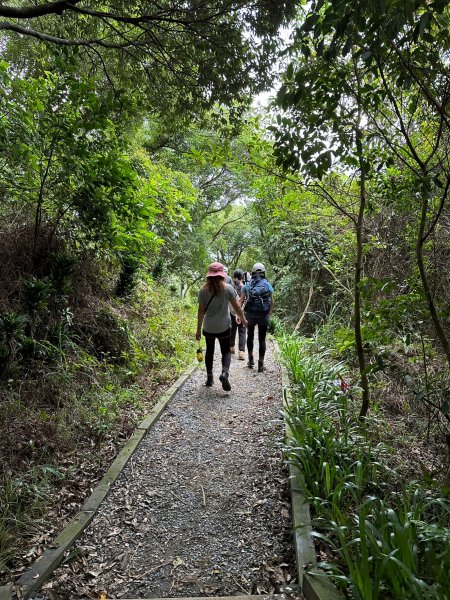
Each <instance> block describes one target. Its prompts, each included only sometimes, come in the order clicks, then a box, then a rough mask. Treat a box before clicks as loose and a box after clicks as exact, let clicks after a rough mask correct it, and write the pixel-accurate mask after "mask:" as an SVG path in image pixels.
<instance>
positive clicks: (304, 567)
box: [274, 341, 343, 600]
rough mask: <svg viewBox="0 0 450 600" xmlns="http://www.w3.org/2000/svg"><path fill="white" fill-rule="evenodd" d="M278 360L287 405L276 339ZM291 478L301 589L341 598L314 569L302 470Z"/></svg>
mask: <svg viewBox="0 0 450 600" xmlns="http://www.w3.org/2000/svg"><path fill="white" fill-rule="evenodd" d="M274 345H275V350H276V354H277V358H278V363H279V365H280V369H281V383H282V386H283V406H284V408H286V407H287V406H288V405H289V404H290V403H291V401H292V391H291V383H290V380H289V375H288V372H287V369H286V367H285V366H284V364H283V361H282V359H281V352H280V349H279V347H278V344H277V343H276V341H275V342H274ZM285 427H286V428H285V432H286V438H289V437H290V430H289V427H288V425H287V424H286V426H285ZM289 481H290V488H291V507H292V521H293V526H294V546H295V555H296V560H297V574H298V583H299V587H300V591H301V592H302V594H303V596H304V597H305V598H306V599H307V600H342V599H343V596H342V595H341V594H340V592H339V591H338V589H337V588H336V586H335V585H334V584H333V583H332V581H331V580H330V578H329V577H327V575H326V574H325V573H324V572H323V571H320V570H318V569H317V568H315V566H314V565H315V564H316V563H317V558H316V551H315V548H314V540H313V537H312V535H311V533H312V525H311V514H310V509H309V503H308V502H307V500H306V498H305V494H304V491H303V490H304V479H303V474H302V472H301V471H300V470H299V469H298V468H297V467H295V466H294V465H292V464H289Z"/></svg>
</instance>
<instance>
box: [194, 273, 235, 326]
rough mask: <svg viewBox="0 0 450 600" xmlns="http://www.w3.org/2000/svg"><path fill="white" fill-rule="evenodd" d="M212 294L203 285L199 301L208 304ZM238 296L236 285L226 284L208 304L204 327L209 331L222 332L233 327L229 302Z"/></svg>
mask: <svg viewBox="0 0 450 600" xmlns="http://www.w3.org/2000/svg"><path fill="white" fill-rule="evenodd" d="M210 298H211V294H210V292H209V290H208V289H207V288H205V287H202V288H201V290H200V291H199V293H198V303H199V304H204V305H205V306H206V305H207V304H208V302H209V299H210ZM233 298H236V293H235V291H234V287H233V286H232V285H230V284H228V283H227V284H226V285H225V288H224V290H223V292H221V293H220V294H219V295H218V296H214V298H213V299H212V300H211V302H210V303H209V306H208V310H207V311H206V315H205V318H204V320H203V329H204V331H206V332H207V333H222V332H223V331H226V330H227V329H229V328H230V327H231V317H230V308H229V302H230V300H233Z"/></svg>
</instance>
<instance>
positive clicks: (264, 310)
mask: <svg viewBox="0 0 450 600" xmlns="http://www.w3.org/2000/svg"><path fill="white" fill-rule="evenodd" d="M240 303H241V306H244V304H245V306H244V313H245V317H246V319H247V350H248V362H247V366H248V367H250V369H253V367H254V366H255V360H254V358H253V340H254V337H255V327H256V325H258V341H259V358H258V372H259V373H262V372H263V371H264V356H265V353H266V334H267V328H268V326H269V318H270V315H271V314H272V310H273V307H274V299H273V288H272V286H271V285H270V283H269V282H268V281H267V279H266V268H265V266H264V265H263V264H262V263H255V264H254V265H253V269H252V278H251V280H250V282H249V283H246V284H245V285H244V286H243V287H242V293H241V298H240Z"/></svg>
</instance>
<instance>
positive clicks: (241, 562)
mask: <svg viewBox="0 0 450 600" xmlns="http://www.w3.org/2000/svg"><path fill="white" fill-rule="evenodd" d="M219 363H220V360H219V357H218V356H217V357H216V360H215V371H216V375H215V383H214V386H213V387H212V388H206V387H205V386H204V382H205V371H204V367H203V366H202V367H201V368H200V369H198V370H197V371H195V372H194V374H193V375H192V376H191V377H190V379H189V380H188V381H187V382H186V383H185V385H184V386H183V387H182V388H181V389H180V390H178V392H177V393H176V395H175V396H174V397H173V399H172V400H171V402H170V403H169V405H168V406H167V408H166V409H165V411H164V413H163V414H162V416H161V418H160V419H159V421H158V422H157V423H156V424H155V425H154V426H153V427H152V428H151V429H150V430H149V432H148V434H147V435H146V436H145V437H144V439H143V440H142V442H141V444H140V446H139V448H138V449H137V451H136V452H135V454H134V455H133V456H132V458H131V459H130V461H129V462H128V464H127V465H126V467H125V468H124V470H123V471H122V473H121V474H120V476H119V478H118V479H117V481H116V482H115V484H114V485H113V487H112V489H111V491H110V493H109V495H108V496H107V497H106V499H105V500H104V501H103V503H102V505H101V506H100V508H99V510H98V512H97V514H96V516H95V517H94V519H93V520H92V522H91V524H90V525H89V527H88V528H87V529H86V531H85V532H84V534H83V535H82V537H80V538H79V539H78V541H77V542H76V545H75V546H74V547H73V548H72V549H71V550H70V551H69V552H68V555H67V558H66V562H65V563H64V564H63V565H62V566H60V567H59V568H58V569H57V570H56V571H55V572H54V573H53V576H52V578H51V579H49V580H48V581H47V582H46V583H45V584H44V585H43V587H42V589H41V590H40V591H39V592H36V593H35V595H34V596H33V598H35V599H38V598H39V599H41V598H42V599H43V598H46V599H47V598H48V599H49V600H65V599H68V600H69V599H70V600H72V599H81V598H83V599H84V598H99V597H101V595H102V592H103V593H104V596H103V597H106V598H107V599H108V600H109V599H111V598H163V597H166V598H167V597H191V598H192V597H198V596H243V595H251V594H273V593H280V592H281V591H282V590H283V589H284V587H285V586H290V585H291V584H295V583H296V566H295V556H294V548H293V533H292V523H291V517H290V502H289V481H288V473H287V470H286V468H285V467H284V465H283V461H282V456H281V450H280V441H281V439H282V435H283V425H282V423H281V421H280V409H281V406H282V387H281V374H280V369H279V366H278V365H277V364H276V362H275V360H274V356H273V347H272V346H271V344H269V347H268V351H267V359H266V366H267V370H266V371H265V372H264V373H258V372H257V371H256V369H254V370H250V369H248V368H247V367H246V362H245V361H240V360H238V358H237V355H233V360H232V366H231V370H230V382H231V385H232V390H231V392H229V393H227V392H224V391H223V390H222V388H221V384H220V382H219V380H218V375H219Z"/></svg>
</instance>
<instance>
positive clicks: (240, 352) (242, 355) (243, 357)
mask: <svg viewBox="0 0 450 600" xmlns="http://www.w3.org/2000/svg"><path fill="white" fill-rule="evenodd" d="M239 360H245V352H244V351H243V350H239Z"/></svg>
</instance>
